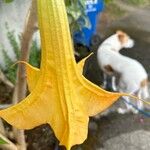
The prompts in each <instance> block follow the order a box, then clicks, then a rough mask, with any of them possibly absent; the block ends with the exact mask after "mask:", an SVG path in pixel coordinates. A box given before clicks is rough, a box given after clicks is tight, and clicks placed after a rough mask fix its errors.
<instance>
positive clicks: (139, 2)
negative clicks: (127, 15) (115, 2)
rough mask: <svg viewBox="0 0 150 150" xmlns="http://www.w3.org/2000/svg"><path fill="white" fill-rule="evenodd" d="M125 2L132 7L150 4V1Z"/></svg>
mask: <svg viewBox="0 0 150 150" xmlns="http://www.w3.org/2000/svg"><path fill="white" fill-rule="evenodd" d="M126 2H127V3H129V4H132V5H144V4H148V3H150V0H127V1H126Z"/></svg>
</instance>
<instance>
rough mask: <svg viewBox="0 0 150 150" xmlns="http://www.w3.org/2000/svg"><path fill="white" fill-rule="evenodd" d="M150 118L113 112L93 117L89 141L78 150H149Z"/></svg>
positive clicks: (77, 149)
mask: <svg viewBox="0 0 150 150" xmlns="http://www.w3.org/2000/svg"><path fill="white" fill-rule="evenodd" d="M149 149H150V118H147V117H144V116H143V115H140V114H139V115H133V114H125V115H119V114H117V113H111V114H109V115H108V116H105V117H102V118H100V119H99V120H95V119H94V118H92V119H91V122H90V125H89V136H88V139H87V141H86V142H85V143H84V144H83V145H82V146H81V147H80V148H79V147H78V148H76V150H149Z"/></svg>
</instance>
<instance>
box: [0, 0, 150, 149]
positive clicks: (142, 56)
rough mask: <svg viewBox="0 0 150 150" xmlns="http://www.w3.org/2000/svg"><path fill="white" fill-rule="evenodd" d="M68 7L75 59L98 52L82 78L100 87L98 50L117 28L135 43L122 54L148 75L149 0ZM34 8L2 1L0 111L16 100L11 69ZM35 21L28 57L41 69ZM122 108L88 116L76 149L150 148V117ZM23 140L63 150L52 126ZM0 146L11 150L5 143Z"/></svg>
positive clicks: (87, 1)
mask: <svg viewBox="0 0 150 150" xmlns="http://www.w3.org/2000/svg"><path fill="white" fill-rule="evenodd" d="M33 1H34V0H33ZM65 3H66V10H67V14H68V19H69V25H70V31H71V36H72V41H73V44H74V55H75V58H76V61H77V62H78V61H80V60H81V59H82V58H84V57H85V56H87V55H88V54H89V53H90V52H94V54H93V55H92V56H91V57H90V58H89V59H88V60H87V61H86V63H85V66H84V73H83V74H84V76H85V77H86V78H87V79H89V80H90V81H92V82H93V83H95V84H97V85H98V86H100V85H101V84H102V82H103V76H102V71H101V70H100V69H99V66H98V64H97V58H96V53H97V49H98V47H99V45H100V44H101V43H102V41H103V40H104V39H106V38H107V37H108V36H110V35H111V34H113V33H115V31H116V30H118V29H119V30H123V31H125V32H126V33H127V34H128V35H130V36H131V37H132V38H133V39H134V40H135V46H134V47H133V48H132V49H126V50H124V49H123V50H121V53H122V54H123V55H126V56H129V57H131V58H134V59H137V60H138V61H139V62H140V63H142V64H143V66H144V67H145V69H146V71H147V72H148V75H150V0H105V1H104V0H77V1H71V0H65ZM32 4H33V2H32V1H31V0H24V1H22V0H0V56H1V57H0V109H2V108H6V107H8V106H10V105H12V103H13V102H12V99H14V97H15V85H16V82H17V66H14V67H11V66H12V65H13V64H14V63H15V62H16V61H17V60H19V58H20V57H21V50H22V45H23V42H22V41H23V37H24V36H23V35H26V34H25V32H28V31H26V26H27V21H28V19H29V18H28V17H29V16H28V15H27V14H29V10H30V11H31V8H34V7H33V6H32ZM34 11H36V10H34ZM36 17H37V16H36V14H35V13H34V18H32V19H33V20H34V19H35V20H36V21H34V23H33V24H34V26H33V27H32V30H33V31H32V33H31V35H30V37H31V40H29V42H28V43H27V44H29V51H28V54H27V56H26V58H27V59H29V63H30V64H32V65H33V66H36V67H39V66H40V50H41V48H40V36H39V30H38V25H37V19H36ZM27 93H28V91H27ZM120 105H121V106H123V105H124V104H123V103H122V101H119V102H117V103H116V104H114V105H113V107H112V108H110V109H109V110H108V111H107V113H106V114H105V115H100V116H98V117H93V118H90V123H89V134H88V139H87V140H86V141H85V142H84V143H83V144H82V145H80V146H75V147H73V150H149V149H150V118H149V117H147V116H145V115H144V114H141V113H139V114H132V113H127V114H124V115H121V114H118V113H117V111H116V110H117V108H118V107H119V106H120ZM147 109H148V108H147ZM0 124H1V125H0V126H1V127H0V132H1V134H3V135H4V136H5V137H7V139H8V140H10V142H12V143H13V144H14V145H15V144H16V143H17V142H18V141H17V138H16V137H15V135H14V133H13V132H12V131H13V130H12V127H11V126H9V125H8V124H7V123H6V122H4V121H0ZM25 139H26V143H27V149H28V150H59V149H64V148H63V147H58V146H57V145H58V141H57V140H56V138H55V136H54V134H53V132H52V130H51V129H50V128H49V126H48V125H42V126H40V127H37V128H35V129H33V130H29V131H25ZM0 148H1V149H4V150H7V149H11V147H7V146H4V145H0ZM22 150H23V149H22Z"/></svg>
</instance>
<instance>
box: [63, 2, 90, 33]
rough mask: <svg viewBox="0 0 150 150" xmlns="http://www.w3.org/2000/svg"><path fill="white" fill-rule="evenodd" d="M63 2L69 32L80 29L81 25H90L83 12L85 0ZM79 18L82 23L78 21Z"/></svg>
mask: <svg viewBox="0 0 150 150" xmlns="http://www.w3.org/2000/svg"><path fill="white" fill-rule="evenodd" d="M65 3H66V9H67V14H68V20H69V26H70V30H71V33H74V32H75V31H80V30H81V29H82V28H83V27H90V22H89V19H88V17H87V16H86V13H85V7H86V6H85V0H66V1H65ZM79 19H82V24H81V23H79V21H78V20H79Z"/></svg>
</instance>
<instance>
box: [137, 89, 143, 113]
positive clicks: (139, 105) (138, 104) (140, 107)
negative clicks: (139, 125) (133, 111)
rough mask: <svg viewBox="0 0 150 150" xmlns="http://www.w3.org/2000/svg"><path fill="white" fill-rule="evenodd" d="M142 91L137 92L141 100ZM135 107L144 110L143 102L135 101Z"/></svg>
mask: <svg viewBox="0 0 150 150" xmlns="http://www.w3.org/2000/svg"><path fill="white" fill-rule="evenodd" d="M142 92H143V91H142V89H140V90H139V91H138V97H139V98H142V97H143V96H142ZM137 107H138V109H142V110H143V108H144V106H143V102H142V101H137Z"/></svg>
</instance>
